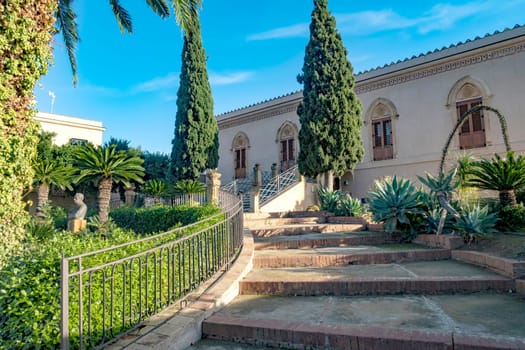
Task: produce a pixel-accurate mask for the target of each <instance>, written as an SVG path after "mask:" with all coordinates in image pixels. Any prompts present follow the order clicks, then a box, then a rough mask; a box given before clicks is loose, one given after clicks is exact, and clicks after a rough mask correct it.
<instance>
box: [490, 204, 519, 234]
mask: <svg viewBox="0 0 525 350" xmlns="http://www.w3.org/2000/svg"><path fill="white" fill-rule="evenodd" d="M498 218H499V221H498V223H497V224H496V228H497V229H498V230H499V231H523V230H525V206H523V204H518V205H507V206H504V207H501V208H500V210H499V212H498Z"/></svg>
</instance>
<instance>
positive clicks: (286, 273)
mask: <svg viewBox="0 0 525 350" xmlns="http://www.w3.org/2000/svg"><path fill="white" fill-rule="evenodd" d="M515 289H516V286H515V283H514V281H513V280H512V279H511V278H507V277H504V276H500V275H499V274H497V273H495V272H492V271H490V270H487V269H483V268H479V267H476V266H472V265H469V264H465V263H462V262H458V261H454V260H440V261H417V262H407V263H401V264H379V265H362V266H343V267H325V268H315V267H310V268H306V267H295V268H274V269H271V268H264V269H254V270H252V271H251V272H250V273H249V274H248V275H247V276H246V277H245V278H244V279H243V280H242V281H241V282H240V294H258V295H283V296H293V295H304V296H308V295H338V296H344V295H376V294H378V295H387V294H401V293H405V294H444V293H473V292H479V291H497V292H508V291H511V290H515Z"/></svg>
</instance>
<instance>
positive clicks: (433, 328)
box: [202, 293, 525, 350]
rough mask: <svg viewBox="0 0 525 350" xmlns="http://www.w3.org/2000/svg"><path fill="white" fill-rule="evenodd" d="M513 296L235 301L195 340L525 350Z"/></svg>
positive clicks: (523, 316)
mask: <svg viewBox="0 0 525 350" xmlns="http://www.w3.org/2000/svg"><path fill="white" fill-rule="evenodd" d="M524 308H525V302H524V301H523V300H521V299H519V298H516V297H515V296H513V295H506V294H491V293H485V294H484V293H482V294H473V295H459V296H458V295H443V296H387V297H384V296H383V297H326V296H324V297H267V296H264V297H262V296H239V297H237V298H236V299H235V300H234V301H233V302H232V303H230V304H229V305H227V306H226V307H225V308H224V309H222V310H221V311H219V312H218V313H216V314H215V315H213V316H211V317H210V318H208V319H207V320H205V322H204V323H203V327H202V331H203V337H205V338H209V339H216V340H225V341H234V342H238V343H245V344H252V345H257V346H269V347H278V348H285V349H471V350H478V349H479V350H481V349H483V350H487V349H525V313H523V312H522V311H523V309H524Z"/></svg>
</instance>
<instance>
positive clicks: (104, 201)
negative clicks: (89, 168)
mask: <svg viewBox="0 0 525 350" xmlns="http://www.w3.org/2000/svg"><path fill="white" fill-rule="evenodd" d="M112 185H113V180H112V179H111V177H104V178H101V179H100V180H99V182H98V194H97V204H98V218H99V220H100V223H101V224H105V223H106V222H107V221H108V214H109V201H110V199H111V186H112Z"/></svg>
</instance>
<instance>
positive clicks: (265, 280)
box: [111, 224, 525, 350]
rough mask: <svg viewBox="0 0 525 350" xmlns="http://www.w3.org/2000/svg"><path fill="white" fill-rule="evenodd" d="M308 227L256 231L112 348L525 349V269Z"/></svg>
mask: <svg viewBox="0 0 525 350" xmlns="http://www.w3.org/2000/svg"><path fill="white" fill-rule="evenodd" d="M270 226H276V227H277V228H278V230H279V233H281V234H282V233H283V232H286V231H287V230H283V227H282V226H280V225H278V224H273V225H270ZM309 227H310V228H309V231H308V232H306V233H302V234H297V233H295V232H302V231H303V230H302V229H297V228H296V225H294V228H293V231H294V233H292V234H293V235H291V236H290V235H283V236H281V235H273V234H269V232H270V231H269V230H267V229H265V230H263V231H259V232H263V235H264V236H267V237H257V236H256V237H255V244H254V240H253V238H252V236H251V234H249V233H247V234H246V235H245V246H244V248H243V252H242V253H241V256H240V257H239V259H238V260H237V262H236V264H235V265H234V266H233V267H232V268H231V269H230V271H228V272H227V274H226V275H225V276H224V277H222V278H221V279H220V280H218V281H217V282H215V283H214V284H212V285H211V286H208V288H207V289H206V290H202V291H200V292H199V295H200V297H199V295H196V296H195V298H194V301H193V302H192V303H191V304H190V305H189V306H188V307H186V308H183V309H180V308H178V307H174V308H171V309H168V310H166V311H165V312H163V313H161V314H160V315H157V316H156V317H155V318H152V320H150V321H148V322H145V325H146V326H145V327H143V328H141V329H139V330H137V331H136V332H135V333H132V334H131V335H129V336H127V337H126V338H125V339H123V340H121V341H120V342H119V343H117V344H115V345H113V346H112V347H111V348H115V349H117V348H118V349H122V348H126V349H178V350H179V349H180V350H182V349H188V350H206V349H207V350H223V349H224V350H225V349H236V350H243V349H246V350H249V349H252V350H253V349H269V348H276V347H278V348H288V349H359V350H363V349H472V350H473V349H525V312H524V311H525V301H524V297H523V294H520V293H516V291H517V290H518V291H521V293H525V281H523V280H520V278H524V277H525V274H522V273H523V272H525V269H523V267H525V266H523V265H525V262H523V264H521V263H520V262H514V261H508V260H506V259H496V258H491V257H482V256H480V255H479V254H477V253H476V254H470V253H461V252H458V251H451V250H450V249H444V248H435V249H430V248H428V247H425V246H419V245H398V244H392V240H391V239H389V238H388V237H387V236H386V235H385V234H383V233H374V232H368V231H365V232H359V231H358V232H350V233H348V232H346V233H341V232H340V233H334V232H335V231H334V230H333V229H332V228H330V229H329V230H328V231H325V232H330V233H319V232H315V231H312V229H311V225H309ZM324 230H326V227H325V228H324ZM288 232H290V231H288ZM438 245H439V244H438ZM469 254H470V255H469ZM452 257H454V258H455V259H452ZM458 259H461V260H464V261H459V260H458ZM491 264H492V265H491ZM477 265H482V267H480V266H477ZM483 266H484V267H483ZM487 266H489V267H491V268H490V269H489V268H486V267H487ZM201 334H202V335H203V336H204V337H205V338H207V339H204V340H201V341H199V342H196V341H197V339H199V338H200V336H201ZM195 342H196V344H195V345H193V346H191V347H189V345H190V344H192V343H195Z"/></svg>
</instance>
